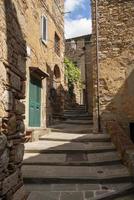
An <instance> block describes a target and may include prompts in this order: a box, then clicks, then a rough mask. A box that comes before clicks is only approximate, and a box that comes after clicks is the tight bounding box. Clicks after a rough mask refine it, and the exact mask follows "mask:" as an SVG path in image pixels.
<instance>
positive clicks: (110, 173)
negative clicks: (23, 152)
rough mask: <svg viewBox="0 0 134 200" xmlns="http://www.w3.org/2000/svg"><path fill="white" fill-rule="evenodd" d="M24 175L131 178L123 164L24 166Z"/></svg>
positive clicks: (52, 178) (98, 178)
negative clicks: (99, 165)
mask: <svg viewBox="0 0 134 200" xmlns="http://www.w3.org/2000/svg"><path fill="white" fill-rule="evenodd" d="M22 171H23V177H24V178H28V179H40V180H46V179H51V180H60V179H66V180H71V179H73V180H96V181H97V180H108V179H111V180H112V179H125V180H126V178H127V179H129V178H130V175H129V172H128V170H127V169H126V168H125V167H124V166H123V165H111V166H102V167H78V166H77V167H70V166H55V167H53V166H39V165H37V166H34V165H33V166H28V165H27V166H23V168H22Z"/></svg>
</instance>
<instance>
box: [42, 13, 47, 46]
mask: <svg viewBox="0 0 134 200" xmlns="http://www.w3.org/2000/svg"><path fill="white" fill-rule="evenodd" d="M47 38H48V35H47V18H46V17H45V16H44V15H43V16H42V18H41V39H42V41H43V42H45V43H46V42H47Z"/></svg>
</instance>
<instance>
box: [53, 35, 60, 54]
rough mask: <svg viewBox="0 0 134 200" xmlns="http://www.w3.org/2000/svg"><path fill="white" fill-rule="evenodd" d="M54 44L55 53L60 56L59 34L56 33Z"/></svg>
mask: <svg viewBox="0 0 134 200" xmlns="http://www.w3.org/2000/svg"><path fill="white" fill-rule="evenodd" d="M54 43H55V44H54V48H55V53H56V54H57V55H58V56H60V38H59V36H58V35H57V33H55V39H54Z"/></svg>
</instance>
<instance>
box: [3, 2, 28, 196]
mask: <svg viewBox="0 0 134 200" xmlns="http://www.w3.org/2000/svg"><path fill="white" fill-rule="evenodd" d="M16 10H17V8H16V7H15V4H14V1H12V0H5V1H1V2H0V13H1V20H0V181H1V187H0V198H1V199H6V200H9V199H10V200H11V199H13V197H14V195H15V193H16V192H17V191H18V190H19V189H20V188H21V187H22V185H23V181H22V174H21V167H20V166H21V163H22V159H23V154H24V145H23V137H24V128H23V129H21V131H22V135H20V137H19V139H16V136H17V134H18V133H17V132H18V130H17V129H18V127H21V126H22V125H21V124H23V120H24V117H23V114H24V112H16V111H18V110H20V109H19V108H18V107H19V106H16V102H17V103H18V104H17V105H19V104H21V101H22V99H23V98H24V94H23V93H22V91H21V86H22V85H23V84H24V81H25V79H26V74H25V71H26V41H25V36H24V33H23V32H22V29H21V26H20V19H18V15H17V11H16ZM19 56H21V58H22V59H23V65H21V68H20V66H19V65H20V64H19V63H20V61H18V58H19ZM22 72H23V73H22ZM18 119H19V120H18ZM15 150H16V151H15ZM24 197H25V192H23V193H22V194H20V196H19V199H20V200H23V199H24Z"/></svg>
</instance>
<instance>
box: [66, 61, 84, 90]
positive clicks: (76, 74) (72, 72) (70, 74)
mask: <svg viewBox="0 0 134 200" xmlns="http://www.w3.org/2000/svg"><path fill="white" fill-rule="evenodd" d="M64 63H65V76H66V77H67V79H68V86H69V87H71V86H72V85H73V84H78V85H79V86H80V85H81V72H80V69H79V68H78V67H77V66H75V64H74V63H73V62H72V61H70V60H69V59H68V58H65V60H64Z"/></svg>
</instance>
